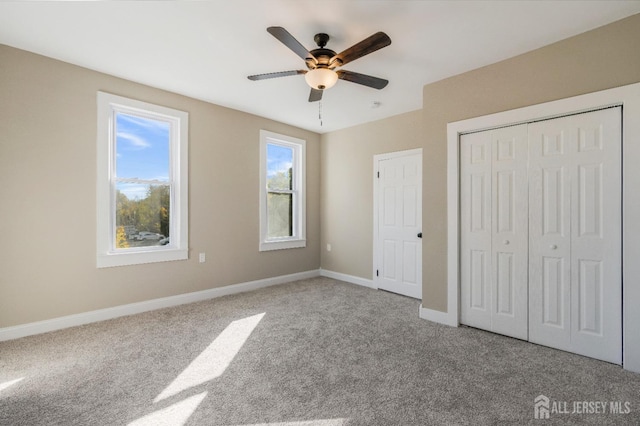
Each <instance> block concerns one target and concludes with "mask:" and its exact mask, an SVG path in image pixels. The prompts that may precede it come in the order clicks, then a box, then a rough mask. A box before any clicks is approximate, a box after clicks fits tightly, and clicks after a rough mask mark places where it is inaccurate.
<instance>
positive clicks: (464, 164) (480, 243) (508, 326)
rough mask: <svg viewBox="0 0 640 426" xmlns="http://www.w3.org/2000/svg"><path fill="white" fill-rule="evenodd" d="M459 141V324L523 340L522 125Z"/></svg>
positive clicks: (524, 175) (524, 177)
mask: <svg viewBox="0 0 640 426" xmlns="http://www.w3.org/2000/svg"><path fill="white" fill-rule="evenodd" d="M460 145H461V146H460V162H461V167H460V170H461V176H460V205H461V217H460V226H461V228H462V232H461V245H460V247H461V253H460V261H461V264H460V269H461V270H460V277H461V305H462V306H461V308H462V309H461V322H462V323H463V324H468V325H473V326H474V327H479V328H483V329H485V330H489V331H493V332H496V333H500V334H505V335H507V336H512V337H516V338H519V339H527V315H528V314H527V298H528V295H527V273H528V271H527V268H528V254H527V251H528V240H527V226H528V223H527V204H528V198H527V155H528V152H527V150H528V148H527V125H526V124H523V125H518V126H512V127H505V128H501V129H496V130H490V131H484V132H478V133H471V134H467V135H464V136H462V138H461V140H460Z"/></svg>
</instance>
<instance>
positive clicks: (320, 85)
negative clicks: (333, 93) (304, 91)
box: [304, 68, 338, 90]
mask: <svg viewBox="0 0 640 426" xmlns="http://www.w3.org/2000/svg"><path fill="white" fill-rule="evenodd" d="M304 79H305V80H306V81H307V84H308V85H309V86H311V88H313V89H316V90H325V89H330V88H331V87H333V86H334V85H335V84H336V82H337V81H338V74H337V73H336V72H335V71H333V70H330V69H328V68H316V69H314V70H311V71H309V72H307V73H306V74H305V76H304Z"/></svg>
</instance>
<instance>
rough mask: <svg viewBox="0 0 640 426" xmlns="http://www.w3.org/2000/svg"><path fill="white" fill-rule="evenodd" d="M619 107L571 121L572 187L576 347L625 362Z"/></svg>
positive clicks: (573, 341) (608, 359) (573, 317)
mask: <svg viewBox="0 0 640 426" xmlns="http://www.w3.org/2000/svg"><path fill="white" fill-rule="evenodd" d="M620 117H621V113H620V108H609V109H605V110H601V111H595V112H591V113H588V114H580V115H575V116H572V117H570V118H571V125H572V128H573V129H575V132H576V145H577V153H576V180H575V182H574V184H573V187H572V197H571V203H572V219H573V221H572V240H571V245H572V256H571V258H572V259H571V261H572V263H571V270H572V277H571V290H572V294H571V297H572V318H571V320H572V336H571V337H572V349H573V351H574V352H576V353H579V354H583V355H587V356H591V357H594V358H598V359H602V360H605V361H609V362H614V363H617V364H620V363H621V361H622V346H621V342H622V327H621V323H622V315H621V313H622V308H621V307H622V268H621V259H622V249H621V245H622V240H621V215H622V209H621V205H622V197H621V187H622V182H621V165H620V163H621V153H620V145H621V144H620V141H621V126H620V119H621V118H620Z"/></svg>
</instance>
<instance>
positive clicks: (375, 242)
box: [371, 148, 424, 300]
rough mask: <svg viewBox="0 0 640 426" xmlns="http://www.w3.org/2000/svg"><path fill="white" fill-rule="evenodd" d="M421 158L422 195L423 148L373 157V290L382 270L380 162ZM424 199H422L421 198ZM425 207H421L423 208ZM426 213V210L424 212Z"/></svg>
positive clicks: (376, 287) (421, 180) (420, 260)
mask: <svg viewBox="0 0 640 426" xmlns="http://www.w3.org/2000/svg"><path fill="white" fill-rule="evenodd" d="M413 155H415V156H419V157H420V181H419V182H420V193H421V194H422V183H423V179H424V173H423V172H422V163H423V161H422V160H423V157H422V148H415V149H408V150H404V151H394V152H387V153H384V154H376V155H374V156H373V176H372V180H373V254H372V255H373V262H372V265H373V269H372V271H371V272H372V274H371V276H372V277H373V280H372V282H373V288H375V289H376V290H377V289H378V288H379V287H378V276H377V274H376V271H378V270H379V269H380V268H379V267H378V249H379V248H380V247H381V246H380V241H379V239H380V237H379V235H378V219H379V218H378V203H379V202H380V194H379V193H378V192H379V189H378V174H379V170H380V168H379V167H378V165H379V163H380V161H384V160H391V159H394V158H399V157H408V156H413ZM421 198H422V197H421ZM422 203H423V204H424V200H422ZM422 207H423V206H421V208H422ZM423 212H424V210H423ZM420 227H421V228H422V215H420ZM418 260H419V262H420V271H421V273H420V278H421V280H422V264H423V262H422V256H421V257H420V259H418ZM420 296H421V297H420V300H422V289H421V290H420Z"/></svg>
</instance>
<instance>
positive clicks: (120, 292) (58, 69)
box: [0, 46, 320, 328]
mask: <svg viewBox="0 0 640 426" xmlns="http://www.w3.org/2000/svg"><path fill="white" fill-rule="evenodd" d="M0 64H1V65H0V182H1V185H0V200H1V201H0V235H1V236H2V244H0V328H2V327H8V326H13V325H18V324H24V323H28V322H33V321H39V320H45V319H51V318H55V317H60V316H64V315H69V314H75V313H81V312H87V311H91V310H96V309H101V308H108V307H113V306H118V305H123V304H127V303H133V302H138V301H144V300H149V299H154V298H159V297H165V296H171V295H177V294H183V293H188V292H193V291H198V290H204V289H210V288H214V287H221V286H224V285H229V284H234V283H241V282H247V281H252V280H256V279H261V278H268V277H274V276H278V275H284V274H290V273H295V272H302V271H308V270H313V269H317V268H318V267H319V262H320V260H319V259H320V254H319V247H320V220H319V211H320V207H319V197H320V192H319V191H320V144H319V141H320V136H319V135H317V134H315V133H312V132H307V131H304V130H300V129H298V128H294V127H291V126H287V125H284V124H280V123H277V122H273V121H270V120H267V119H263V118H260V117H256V116H252V115H249V114H245V113H241V112H238V111H234V110H231V109H227V108H222V107H219V106H216V105H212V104H208V103H205V102H200V101H197V100H194V99H190V98H187V97H183V96H179V95H175V94H171V93H168V92H164V91H161V90H157V89H153V88H150V87H147V86H143V85H140V84H136V83H133V82H130V81H125V80H122V79H118V78H115V77H111V76H107V75H104V74H100V73H97V72H94V71H90V70H87V69H84V68H80V67H77V66H73V65H69V64H66V63H63V62H59V61H55V60H52V59H48V58H44V57H42V56H38V55H34V54H31V53H27V52H24V51H20V50H16V49H13V48H10V47H7V46H0ZM98 90H102V91H106V92H110V93H114V94H117V95H122V96H126V97H130V98H134V99H139V100H143V101H146V102H151V103H155V104H159V105H165V106H168V107H171V108H176V109H180V110H183V111H187V112H188V113H189V124H190V128H189V133H190V141H189V160H190V168H189V187H190V188H189V191H190V193H189V199H190V202H189V216H190V221H189V222H190V225H189V226H190V227H189V234H190V235H189V237H190V244H189V245H190V259H189V260H188V261H177V262H166V263H159V264H158V263H156V264H149V265H140V266H126V267H117V268H106V269H96V198H95V197H96V196H95V193H96V189H95V188H96V92H97V91H98ZM260 129H266V130H270V131H274V132H279V133H284V134H288V135H291V136H294V137H297V138H302V139H306V140H307V194H308V196H307V237H308V244H307V248H305V249H295V250H285V251H274V252H265V253H260V252H258V226H259V225H258V222H259V221H258V186H259V181H258V163H259V160H258V158H259V130H260ZM199 252H205V253H206V255H207V261H206V263H204V264H200V263H198V253H199Z"/></svg>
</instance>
